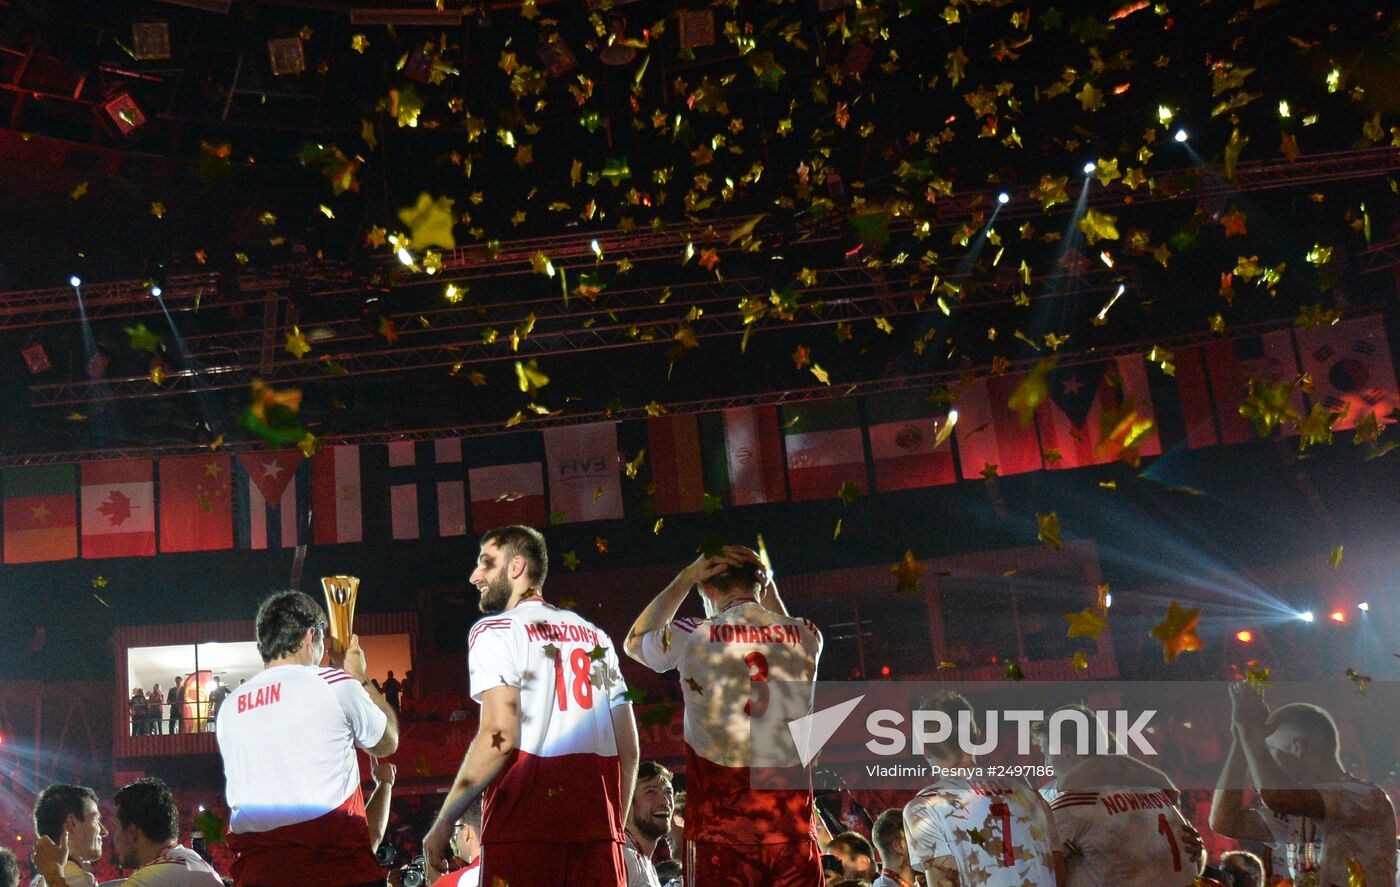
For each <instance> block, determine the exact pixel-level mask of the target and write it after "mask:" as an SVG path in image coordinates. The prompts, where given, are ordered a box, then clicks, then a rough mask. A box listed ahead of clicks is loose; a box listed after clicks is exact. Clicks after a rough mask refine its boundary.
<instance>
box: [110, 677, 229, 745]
mask: <svg viewBox="0 0 1400 887" xmlns="http://www.w3.org/2000/svg"><path fill="white" fill-rule="evenodd" d="M191 681H198V676H197V675H190V676H189V677H188V678H185V677H183V676H181V675H176V676H175V678H174V680H172V681H171V682H170V689H169V690H162V689H161V685H160V684H156V685H154V686H153V687H151V689H150V690H145V689H143V688H141V687H140V686H136V687H132V688H131V698H130V699H128V700H127V708H128V709H129V710H130V717H131V735H132V736H161V735H166V736H173V735H175V734H176V733H196V732H198V733H212V732H214V720H215V719H216V718H217V717H218V716H219V708H220V706H222V705H223V703H224V700H225V699H227V698H228V696H229V694H230V693H231V692H233V691H232V688H230V687H229V686H228V685H227V684H225V683H224V682H223V679H222V678H220V677H219V676H217V675H215V676H214V677H212V678H211V679H210V681H209V685H208V686H206V687H195V688H194V692H193V693H192V694H191V696H192V697H193V698H192V699H190V700H189V701H186V687H188V686H190V682H191Z"/></svg>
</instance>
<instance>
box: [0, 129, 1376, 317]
mask: <svg viewBox="0 0 1400 887" xmlns="http://www.w3.org/2000/svg"><path fill="white" fill-rule="evenodd" d="M1397 172H1400V148H1396V147H1391V146H1385V147H1378V148H1368V149H1364V150H1351V151H1334V152H1328V153H1322V154H1312V155H1308V156H1306V157H1302V158H1299V159H1298V160H1296V161H1290V160H1286V159H1281V160H1260V161H1254V162H1250V163H1241V164H1239V166H1238V167H1237V168H1236V170H1235V179H1234V181H1231V180H1229V179H1226V178H1225V177H1224V176H1223V175H1222V174H1221V173H1220V172H1219V171H1218V170H1216V169H1215V168H1212V167H1184V168H1179V169H1173V170H1166V171H1162V172H1156V173H1153V175H1152V180H1153V182H1154V187H1153V188H1152V189H1148V188H1147V187H1146V186H1143V187H1140V188H1138V189H1137V190H1136V191H1133V190H1130V189H1128V188H1127V187H1126V186H1125V185H1123V184H1122V183H1121V182H1117V183H1114V184H1112V185H1109V186H1107V187H1103V186H1101V185H1098V184H1091V185H1090V187H1089V194H1088V196H1087V203H1088V205H1090V206H1109V205H1113V206H1117V205H1125V202H1126V201H1128V200H1129V199H1131V204H1127V205H1131V206H1138V205H1144V204H1150V203H1162V202H1166V201H1175V200H1194V199H1200V198H1202V197H1210V196H1220V195H1229V194H1233V193H1237V192H1243V191H1251V192H1253V191H1269V190H1278V189H1283V188H1295V187H1304V186H1308V185H1316V184H1322V183H1326V182H1334V181H1343V180H1349V179H1363V178H1371V177H1375V176H1382V175H1388V174H1392V173H1397ZM995 194H996V191H995V190H991V189H989V190H985V191H974V192H964V193H960V194H955V195H953V196H951V197H945V198H942V199H940V200H939V201H938V202H937V203H936V204H935V205H934V211H935V215H936V225H937V227H939V228H947V227H950V226H951V225H954V224H961V223H962V222H963V221H966V220H967V219H970V218H973V217H974V216H976V215H977V214H979V213H983V214H987V213H989V212H990V211H991V210H993V209H995V208H996V207H997V203H996V198H995ZM1072 209H1073V207H1072V206H1070V205H1058V206H1056V207H1054V208H1052V209H1051V210H1049V211H1046V210H1045V209H1043V208H1042V206H1041V205H1040V203H1039V202H1038V201H1036V200H1034V199H1033V198H1031V197H1030V196H1029V195H1027V194H1025V193H1018V194H1013V195H1012V196H1011V201H1010V203H1008V204H1007V205H1006V206H1003V207H1001V208H1000V209H999V210H997V212H998V218H999V219H1005V220H1012V219H1025V218H1038V217H1045V216H1051V217H1054V216H1057V215H1061V214H1063V213H1066V212H1069V211H1071V210H1072ZM753 219H754V216H752V215H748V216H730V217H722V218H714V219H709V220H705V221H683V222H673V223H669V224H664V225H658V226H655V227H647V228H638V229H634V230H630V231H621V230H617V229H612V230H606V231H601V230H600V231H595V232H589V231H578V232H571V233H567V234H558V235H553V236H549V237H533V238H524V239H520V240H513V241H503V242H500V243H496V244H492V245H485V244H482V245H474V246H463V247H458V248H456V249H453V250H445V251H443V252H442V260H443V264H442V270H441V272H440V273H438V274H436V275H433V276H431V277H428V276H414V277H412V278H408V279H404V280H401V281H400V282H399V283H400V286H405V287H408V286H430V285H431V286H443V285H445V284H448V283H470V282H471V281H476V280H488V279H503V278H506V277H512V276H521V275H530V274H536V273H538V272H537V271H536V268H535V265H536V257H537V256H540V255H543V256H545V257H547V258H549V259H550V261H551V262H553V263H554V265H555V267H556V269H558V268H563V269H565V270H566V271H571V272H576V271H578V270H581V269H583V268H584V267H585V266H590V265H592V264H594V263H595V262H597V261H598V255H599V253H601V254H602V257H603V260H605V261H616V260H618V259H622V258H626V259H627V260H628V261H630V262H632V263H633V264H634V265H637V264H641V263H645V262H660V261H668V262H679V261H680V260H681V258H682V256H683V253H684V251H685V250H686V249H687V247H688V246H693V247H694V248H695V249H696V250H697V251H698V250H701V249H715V250H716V251H717V252H718V253H719V254H722V255H723V254H731V253H736V252H742V251H743V250H744V249H745V246H744V243H743V242H742V238H733V235H734V233H735V232H737V231H738V230H739V229H740V228H741V227H742V226H744V225H745V224H746V223H748V222H751V221H753ZM912 225H913V222H912V221H911V220H907V219H895V220H894V221H893V222H892V223H891V226H890V227H891V231H893V232H908V231H909V230H911V228H912ZM843 227H844V219H843V218H841V217H840V215H839V214H835V213H833V214H830V215H829V216H828V217H827V219H824V220H821V221H815V220H811V219H806V220H803V219H799V220H797V221H796V222H794V223H793V225H792V228H791V230H790V231H787V232H785V234H784V236H785V237H786V238H787V240H788V245H789V246H790V247H793V248H799V247H800V246H802V245H804V244H806V245H816V244H821V243H827V242H833V241H839V240H840V238H842V237H843V236H844V235H843V231H842V229H843ZM759 230H760V233H762V232H763V230H764V229H763V223H762V222H760V223H759ZM731 239H734V240H735V242H733V243H730V242H729V241H730V240H731ZM595 243H596V244H597V250H596V251H595V249H594V246H593V245H594V244H595ZM379 268H380V270H381V272H382V273H385V274H391V273H399V274H400V275H401V274H402V273H403V272H402V270H400V271H398V272H396V271H395V269H396V265H395V263H394V261H393V260H384V262H383V263H382V264H381V265H380V266H379ZM293 280H295V281H297V282H298V283H299V284H300V285H304V286H305V287H306V290H307V294H308V296H310V297H313V298H314V297H316V296H323V295H334V294H344V293H347V292H354V291H356V289H357V288H358V286H359V282H358V281H357V279H356V278H355V276H354V274H353V273H352V272H350V271H349V270H348V269H347V268H345V267H341V266H334V265H332V266H321V265H309V264H307V263H300V264H293V265H281V266H275V267H272V268H269V269H268V270H267V271H266V272H265V274H263V275H240V276H239V277H238V282H239V286H240V290H241V292H242V293H244V294H246V293H250V292H255V291H259V290H263V289H267V288H277V287H279V286H280V287H285V286H287V285H288V284H289V282H291V281H293ZM217 286H218V276H217V275H215V274H194V275H184V276H181V277H178V278H171V279H170V280H169V281H168V282H167V286H166V293H167V295H166V296H165V304H166V309H167V310H172V311H174V310H192V309H193V308H194V306H195V305H197V304H198V303H199V301H200V299H201V298H202V297H203V296H205V295H208V294H212V293H213V292H215V291H216V288H217ZM75 295H76V294H75V293H74V292H73V289H72V288H71V287H52V288H48V289H36V290H26V291H19V292H9V293H0V329H21V328H26V327H32V326H41V325H50V324H57V323H65V322H69V323H72V322H78V321H80V320H82V319H83V315H82V313H81V311H80V306H79V304H78V300H77V299H76V298H75ZM82 296H83V305H82V308H84V309H86V311H87V316H88V318H89V319H95V318H97V317H129V316H137V315H144V314H157V313H159V312H160V311H161V307H160V305H159V304H156V303H154V302H153V300H152V299H151V298H150V294H149V292H148V289H147V287H146V286H145V285H144V284H143V282H142V281H139V280H126V281H116V282H111V283H105V284H88V285H84V286H83V291H82ZM248 301H251V302H258V301H261V298H260V297H255V298H252V299H249V300H248Z"/></svg>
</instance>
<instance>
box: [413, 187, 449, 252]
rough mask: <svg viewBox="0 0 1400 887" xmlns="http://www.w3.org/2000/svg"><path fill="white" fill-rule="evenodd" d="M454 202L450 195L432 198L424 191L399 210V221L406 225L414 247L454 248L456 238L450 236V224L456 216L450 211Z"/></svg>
mask: <svg viewBox="0 0 1400 887" xmlns="http://www.w3.org/2000/svg"><path fill="white" fill-rule="evenodd" d="M455 202H456V201H455V200H453V199H452V198H450V197H438V198H436V199H434V198H433V196H432V195H430V194H429V193H428V192H426V191H424V192H423V193H422V194H419V195H418V202H417V203H416V204H414V205H413V206H410V207H405V208H403V209H401V210H399V213H398V216H399V221H401V222H403V223H404V224H405V225H407V226H408V230H409V232H410V235H411V237H412V239H413V247H414V248H415V249H426V248H427V247H430V246H437V247H441V248H443V249H455V248H456V246H457V239H456V238H455V237H453V236H452V226H453V224H454V223H455V221H456V218H457V217H456V216H455V215H454V214H453V212H452V204H453V203H455Z"/></svg>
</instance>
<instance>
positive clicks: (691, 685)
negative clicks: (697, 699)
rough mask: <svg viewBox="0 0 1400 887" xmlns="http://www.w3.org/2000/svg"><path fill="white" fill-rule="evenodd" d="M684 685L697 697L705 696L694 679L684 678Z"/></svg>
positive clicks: (703, 690)
mask: <svg viewBox="0 0 1400 887" xmlns="http://www.w3.org/2000/svg"><path fill="white" fill-rule="evenodd" d="M685 685H686V686H687V687H689V688H690V690H691V692H693V693H695V694H696V695H697V696H703V695H704V694H705V688H704V687H703V686H701V684H700V682H699V681H697V680H695V678H686V679H685Z"/></svg>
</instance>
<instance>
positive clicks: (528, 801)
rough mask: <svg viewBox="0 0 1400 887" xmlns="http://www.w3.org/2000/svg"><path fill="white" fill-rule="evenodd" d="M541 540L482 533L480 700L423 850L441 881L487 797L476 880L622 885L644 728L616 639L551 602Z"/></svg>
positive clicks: (516, 884) (476, 575) (475, 692)
mask: <svg viewBox="0 0 1400 887" xmlns="http://www.w3.org/2000/svg"><path fill="white" fill-rule="evenodd" d="M548 569H549V555H548V552H547V550H546V548H545V541H544V537H543V536H541V535H540V534H539V532H537V531H536V530H533V529H530V528H529V527H505V528H503V529H499V530H492V531H491V532H489V533H487V534H485V535H484V536H482V539H481V550H480V553H479V555H478V557H477V562H476V569H475V570H474V571H473V572H472V575H471V583H472V584H473V585H475V586H476V587H477V588H478V589H479V590H480V591H481V602H480V605H479V606H480V608H481V611H482V612H483V613H486V614H487V616H486V618H485V619H482V620H480V621H478V622H477V623H476V624H475V625H474V626H473V627H472V630H471V633H470V635H469V636H468V639H467V670H468V672H469V676H470V679H471V693H472V698H473V699H475V700H476V701H477V702H478V703H479V704H480V706H481V711H480V722H479V725H478V728H477V734H476V737H475V738H474V739H472V742H471V745H470V746H469V747H468V748H467V754H466V757H465V758H464V759H463V761H462V766H461V768H460V769H459V770H458V772H457V777H456V779H455V780H454V782H453V785H452V789H451V790H450V791H449V792H448V794H447V799H446V801H445V802H444V803H443V806H442V810H441V811H440V812H439V813H438V817H437V820H436V822H434V823H433V827H432V829H431V830H430V831H429V832H428V835H427V837H426V838H424V840H423V850H424V853H425V854H426V856H427V858H428V865H429V866H430V867H431V873H430V874H431V876H432V877H434V878H436V877H438V876H439V875H440V873H441V872H442V871H443V870H444V869H445V867H446V863H447V847H448V841H449V840H450V838H451V836H452V825H453V823H454V822H456V821H457V819H458V817H460V816H461V815H462V813H463V812H464V811H465V810H466V809H467V806H468V805H469V804H470V803H471V802H472V801H473V800H474V799H475V798H476V797H477V796H478V795H481V794H483V793H484V798H485V800H484V803H483V809H482V821H481V883H482V884H488V885H489V884H495V883H496V882H497V881H498V880H499V881H501V882H504V883H507V884H510V885H511V887H623V885H625V884H626V882H627V874H626V868H625V864H624V862H623V853H622V847H623V832H622V824H623V822H624V820H625V813H626V809H627V802H628V801H629V800H630V799H631V797H632V789H633V784H634V782H635V779H636V775H637V757H638V751H637V725H636V722H635V721H634V720H633V718H632V706H631V703H630V702H628V701H627V699H626V698H625V696H624V694H625V693H626V691H627V687H626V685H625V684H624V683H623V680H622V673H621V671H620V670H619V669H618V662H617V654H616V652H614V650H613V644H612V641H611V639H609V638H608V636H607V635H606V634H604V633H603V632H602V630H600V629H599V628H598V627H597V626H595V625H593V624H592V623H590V622H589V621H587V620H586V619H584V618H583V617H582V616H579V615H578V614H577V613H573V612H570V611H568V610H562V609H559V608H557V607H553V606H551V605H549V604H547V603H545V601H544V598H543V596H542V592H541V589H542V588H543V587H544V580H545V576H546V574H547V572H548Z"/></svg>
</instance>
